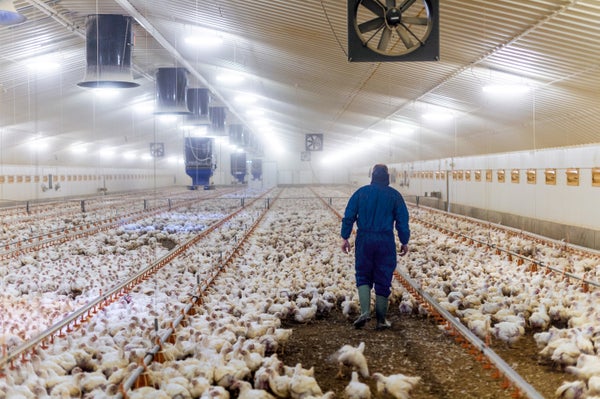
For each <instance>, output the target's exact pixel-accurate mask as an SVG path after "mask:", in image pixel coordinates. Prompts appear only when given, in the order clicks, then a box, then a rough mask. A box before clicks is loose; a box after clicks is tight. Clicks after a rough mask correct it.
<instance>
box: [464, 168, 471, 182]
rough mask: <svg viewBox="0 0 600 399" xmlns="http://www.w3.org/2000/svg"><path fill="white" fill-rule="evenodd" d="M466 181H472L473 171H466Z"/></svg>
mask: <svg viewBox="0 0 600 399" xmlns="http://www.w3.org/2000/svg"><path fill="white" fill-rule="evenodd" d="M465 180H466V181H471V171H470V170H465Z"/></svg>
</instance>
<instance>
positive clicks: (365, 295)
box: [354, 285, 371, 328]
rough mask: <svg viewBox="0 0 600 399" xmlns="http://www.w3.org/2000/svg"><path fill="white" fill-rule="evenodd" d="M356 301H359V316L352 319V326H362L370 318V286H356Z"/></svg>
mask: <svg viewBox="0 0 600 399" xmlns="http://www.w3.org/2000/svg"><path fill="white" fill-rule="evenodd" d="M358 301H359V302H360V316H359V317H358V319H356V320H355V321H354V328H362V327H364V325H365V324H366V323H367V321H369V320H371V287H369V286H368V285H361V286H360V287H358Z"/></svg>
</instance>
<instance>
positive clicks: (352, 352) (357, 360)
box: [331, 342, 369, 378]
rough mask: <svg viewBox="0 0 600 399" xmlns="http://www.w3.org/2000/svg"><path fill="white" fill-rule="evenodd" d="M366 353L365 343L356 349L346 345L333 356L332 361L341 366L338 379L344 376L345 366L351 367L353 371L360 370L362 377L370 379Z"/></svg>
mask: <svg viewBox="0 0 600 399" xmlns="http://www.w3.org/2000/svg"><path fill="white" fill-rule="evenodd" d="M364 352H365V343H364V342H361V343H360V344H358V346H356V347H354V346H352V345H348V344H346V345H344V346H342V347H341V348H340V349H338V350H337V351H336V352H335V353H334V354H333V355H331V359H332V360H334V361H335V362H336V363H338V365H339V366H340V369H339V371H338V374H337V377H343V376H344V366H346V367H351V368H352V370H358V372H359V373H360V375H361V376H363V377H365V378H366V377H368V376H369V367H368V365H367V359H366V358H365V355H364Z"/></svg>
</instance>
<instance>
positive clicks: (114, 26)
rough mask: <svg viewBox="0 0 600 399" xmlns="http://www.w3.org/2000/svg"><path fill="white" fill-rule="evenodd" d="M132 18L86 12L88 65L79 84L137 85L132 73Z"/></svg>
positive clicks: (84, 85) (85, 85) (89, 85)
mask: <svg viewBox="0 0 600 399" xmlns="http://www.w3.org/2000/svg"><path fill="white" fill-rule="evenodd" d="M132 22H133V19H132V18H131V17H127V16H124V15H113V14H99V15H88V17H87V20H86V26H85V28H86V46H85V51H86V61H87V68H86V70H85V77H84V79H83V82H79V83H77V85H78V86H82V87H101V88H108V87H114V88H129V87H137V86H139V83H136V82H134V81H133V75H132V73H131V51H132V48H133V43H132V39H133V28H132Z"/></svg>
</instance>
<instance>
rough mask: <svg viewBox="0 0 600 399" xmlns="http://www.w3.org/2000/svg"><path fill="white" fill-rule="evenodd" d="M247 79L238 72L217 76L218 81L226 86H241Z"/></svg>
mask: <svg viewBox="0 0 600 399" xmlns="http://www.w3.org/2000/svg"><path fill="white" fill-rule="evenodd" d="M245 79H246V78H245V77H244V75H242V74H240V73H237V72H223V73H220V74H218V75H217V81H218V82H219V83H225V84H231V85H235V84H239V83H242V82H243V81H244V80H245Z"/></svg>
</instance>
